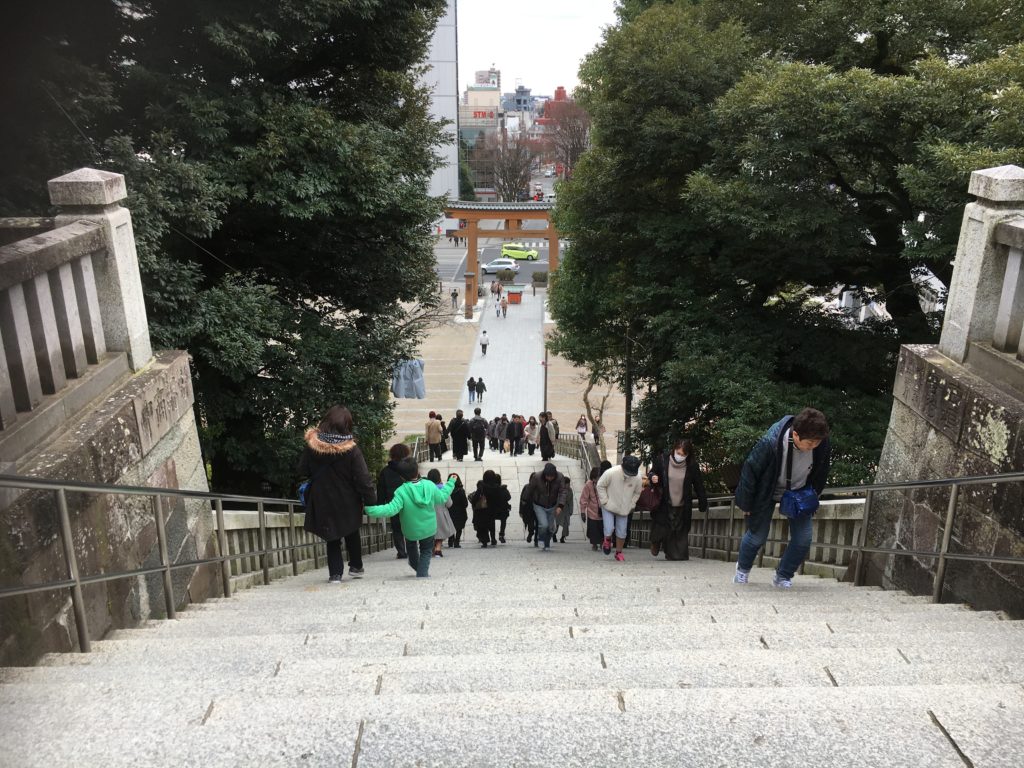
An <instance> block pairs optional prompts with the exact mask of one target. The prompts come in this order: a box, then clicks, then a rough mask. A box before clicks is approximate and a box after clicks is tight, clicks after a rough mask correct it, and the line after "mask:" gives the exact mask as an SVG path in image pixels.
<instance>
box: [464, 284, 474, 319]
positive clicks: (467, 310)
mask: <svg viewBox="0 0 1024 768" xmlns="http://www.w3.org/2000/svg"><path fill="white" fill-rule="evenodd" d="M475 306H476V272H467V273H466V305H465V307H464V308H463V309H464V317H465V318H466V319H467V320H472V319H473V307H475Z"/></svg>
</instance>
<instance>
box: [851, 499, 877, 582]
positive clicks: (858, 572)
mask: <svg viewBox="0 0 1024 768" xmlns="http://www.w3.org/2000/svg"><path fill="white" fill-rule="evenodd" d="M874 493H875V492H874V491H866V492H865V493H864V512H863V514H862V515H861V518H860V536H859V537H858V539H859V540H858V542H857V564H856V565H855V566H854V568H853V586H855V587H863V586H864V558H865V557H866V555H865V554H864V547H866V546H867V544H868V518H869V516H870V515H871V497H872V496H873V495H874Z"/></svg>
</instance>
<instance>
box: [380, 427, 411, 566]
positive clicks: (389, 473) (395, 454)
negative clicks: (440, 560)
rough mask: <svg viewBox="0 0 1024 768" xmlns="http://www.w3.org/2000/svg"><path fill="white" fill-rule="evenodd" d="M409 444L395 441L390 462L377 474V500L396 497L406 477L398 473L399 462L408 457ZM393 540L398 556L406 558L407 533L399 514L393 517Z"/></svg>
mask: <svg viewBox="0 0 1024 768" xmlns="http://www.w3.org/2000/svg"><path fill="white" fill-rule="evenodd" d="M409 454H410V450H409V446H408V445H406V444H405V443H395V444H394V445H392V446H391V449H390V450H389V451H388V463H387V465H386V466H385V467H384V469H382V470H381V471H380V474H379V475H377V501H378V502H379V503H381V504H387V503H388V502H389V501H391V500H392V499H393V498H395V491H397V490H398V489H399V488H400V487H401V485H402V483H404V482H405V479H404V478H403V477H402V476H401V475H400V474H399V473H398V462H400V461H401V460H402V459H404V458H406V457H408V456H409ZM391 540H392V541H393V542H394V544H395V551H396V552H397V553H398V554H397V555H396V557H397V558H398V559H399V560H405V558H406V557H407V556H408V555H407V553H406V551H405V535H404V534H403V533H402V521H401V520H400V519H399V517H398V515H395V516H394V517H392V518H391Z"/></svg>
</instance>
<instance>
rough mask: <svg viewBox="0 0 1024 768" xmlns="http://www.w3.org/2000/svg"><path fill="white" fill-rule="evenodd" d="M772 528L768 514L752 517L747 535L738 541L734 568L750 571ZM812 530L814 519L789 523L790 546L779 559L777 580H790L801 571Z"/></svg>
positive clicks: (797, 519) (794, 520)
mask: <svg viewBox="0 0 1024 768" xmlns="http://www.w3.org/2000/svg"><path fill="white" fill-rule="evenodd" d="M771 525H772V515H771V514H770V513H767V514H762V515H758V516H756V517H755V516H754V515H751V516H750V519H749V520H748V522H747V532H746V533H744V534H743V540H742V541H741V542H740V556H739V561H738V563H737V565H738V566H739V568H740V570H741V571H749V570H750V569H751V568H753V567H754V558H755V557H757V552H758V550H759V549H761V546H762V545H763V544H764V542H765V540H766V539H767V538H768V530H769V529H770V528H771ZM813 527H814V516H813V515H803V516H801V517H798V518H795V519H792V520H789V545H788V546H787V547H786V551H785V552H784V553H783V554H782V559H781V560H779V567H778V568H777V569H776V573H778V574H779V577H780V578H783V579H792V578H793V575H794V574H795V573H796V572H797V570H798V569H799V568H800V566H801V564H802V563H803V562H804V560H806V559H807V553H808V552H810V551H811V533H812V531H813Z"/></svg>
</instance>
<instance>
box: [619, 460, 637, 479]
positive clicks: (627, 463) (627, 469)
mask: <svg viewBox="0 0 1024 768" xmlns="http://www.w3.org/2000/svg"><path fill="white" fill-rule="evenodd" d="M639 471H640V457H639V456H627V457H626V458H624V459H623V460H622V472H623V474H626V475H629V476H630V477H636V476H637V473H638V472H639Z"/></svg>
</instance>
